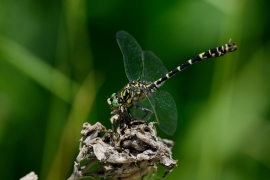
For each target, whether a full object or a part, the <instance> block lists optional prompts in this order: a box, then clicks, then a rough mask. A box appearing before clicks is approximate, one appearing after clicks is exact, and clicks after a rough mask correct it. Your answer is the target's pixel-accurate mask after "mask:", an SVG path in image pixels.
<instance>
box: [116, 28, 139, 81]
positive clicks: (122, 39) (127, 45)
mask: <svg viewBox="0 0 270 180" xmlns="http://www.w3.org/2000/svg"><path fill="white" fill-rule="evenodd" d="M116 40H117V42H118V45H119V47H120V49H121V51H122V54H123V58H124V66H125V71H126V75H127V77H128V80H129V81H132V80H135V81H138V80H139V79H140V77H141V74H142V69H143V66H142V48H141V46H140V45H139V44H138V42H137V41H136V40H135V39H134V38H133V37H132V36H131V35H130V34H128V33H127V32H125V31H119V32H117V34H116Z"/></svg>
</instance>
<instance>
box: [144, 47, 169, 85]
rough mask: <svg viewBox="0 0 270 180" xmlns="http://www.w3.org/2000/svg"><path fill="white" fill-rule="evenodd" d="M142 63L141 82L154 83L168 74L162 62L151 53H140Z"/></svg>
mask: <svg viewBox="0 0 270 180" xmlns="http://www.w3.org/2000/svg"><path fill="white" fill-rule="evenodd" d="M142 61H143V72H142V78H141V80H142V81H147V82H154V81H156V80H158V79H159V78H161V77H162V76H163V75H165V74H166V73H167V72H168V70H167V68H166V67H165V66H164V65H163V62H162V61H161V60H160V59H159V58H158V57H157V56H156V55H155V54H154V53H152V52H151V51H143V52H142Z"/></svg>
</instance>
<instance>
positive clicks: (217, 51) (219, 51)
mask: <svg viewBox="0 0 270 180" xmlns="http://www.w3.org/2000/svg"><path fill="white" fill-rule="evenodd" d="M230 41H231V40H229V42H228V43H227V44H225V45H223V46H219V47H216V48H213V49H209V50H208V51H205V52H203V53H200V54H198V55H197V56H195V57H193V58H192V59H189V60H188V61H186V62H185V63H183V64H181V65H180V66H178V67H176V68H175V69H174V70H172V71H170V72H168V73H167V74H165V75H164V76H163V77H161V78H160V79H158V80H157V81H155V82H154V84H155V85H156V87H157V88H159V87H160V86H162V85H163V84H164V82H165V81H167V80H168V79H169V78H171V77H172V76H174V75H175V74H177V73H178V72H180V71H182V70H184V69H185V68H187V67H189V66H190V65H192V64H194V63H196V62H198V61H201V60H203V59H209V58H215V57H221V56H223V55H225V54H226V53H229V52H233V51H235V50H236V49H237V47H236V43H234V42H230Z"/></svg>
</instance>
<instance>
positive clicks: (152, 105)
mask: <svg viewBox="0 0 270 180" xmlns="http://www.w3.org/2000/svg"><path fill="white" fill-rule="evenodd" d="M116 40H117V42H118V45H119V47H120V49H121V51H122V54H123V59H124V68H125V72H126V76H127V78H128V80H129V82H128V84H127V85H126V86H124V87H123V88H122V89H121V90H120V91H119V92H118V93H113V94H112V95H111V96H110V97H109V98H108V99H107V103H108V104H109V106H110V108H111V110H113V111H116V112H119V114H121V118H122V119H123V121H124V123H128V122H130V121H132V120H134V119H136V118H135V117H134V116H133V115H131V108H132V107H134V112H138V111H141V112H144V113H145V115H144V116H143V117H142V118H141V119H143V120H145V121H148V120H149V119H150V118H151V116H152V114H154V115H155V118H156V121H157V123H158V125H159V127H160V128H161V129H162V130H163V131H164V132H165V133H166V134H168V135H172V134H174V132H175V131H176V127H177V118H178V115H177V108H176V104H175V102H174V99H173V98H172V96H171V95H170V94H169V93H168V92H167V91H164V90H160V89H159V88H160V87H161V86H162V85H163V84H164V83H165V82H166V81H167V80H168V79H170V78H171V77H173V76H174V75H176V74H177V73H179V72H180V71H182V70H184V69H186V68H187V67H189V66H191V65H193V64H195V63H196V62H199V61H201V60H203V59H208V58H215V57H221V56H223V55H225V54H227V53H230V52H234V51H235V50H236V49H237V45H236V43H235V42H231V39H230V40H229V42H228V43H227V44H225V45H222V46H219V47H216V48H213V49H210V50H207V51H205V52H202V53H200V54H198V55H196V56H195V57H193V58H191V59H189V60H188V61H186V62H184V63H183V64H181V65H180V66H178V67H176V68H175V69H173V70H172V71H170V72H168V70H167V68H166V67H165V66H164V65H163V63H162V61H161V60H160V59H159V58H158V57H157V56H156V55H155V54H154V53H152V52H151V51H143V50H142V48H141V46H140V45H139V44H138V42H137V41H136V40H135V39H134V38H133V37H132V36H131V35H130V34H129V33H127V32H125V31H119V32H117V34H116ZM144 104H148V107H144ZM135 114H136V113H135Z"/></svg>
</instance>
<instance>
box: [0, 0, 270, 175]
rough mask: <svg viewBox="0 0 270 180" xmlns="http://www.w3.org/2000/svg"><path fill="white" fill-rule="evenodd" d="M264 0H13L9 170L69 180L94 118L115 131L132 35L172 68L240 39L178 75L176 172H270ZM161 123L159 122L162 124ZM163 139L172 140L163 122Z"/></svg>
mask: <svg viewBox="0 0 270 180" xmlns="http://www.w3.org/2000/svg"><path fill="white" fill-rule="evenodd" d="M269 5H270V4H269V2H268V1H266V0H264V1H226V2H224V1H211V0H206V1H154V0H150V1H124V0H121V1H117V2H107V1H103V0H100V1H92V0H88V1H44V2H40V1H8V0H2V1H1V6H0V22H1V23H0V147H1V148H0V159H1V161H0V169H1V179H6V180H8V179H19V178H20V177H22V176H24V175H25V174H27V173H29V172H30V171H35V172H36V173H37V174H38V175H39V179H54V180H57V179H66V178H67V177H68V176H69V175H70V173H71V171H72V169H73V162H74V160H75V159H74V158H75V156H76V154H77V153H78V140H79V137H80V130H81V127H82V124H83V122H86V121H88V122H90V123H91V124H92V123H94V122H96V121H99V122H101V123H103V124H105V125H106V126H107V128H110V127H111V125H110V121H109V117H110V109H109V107H108V104H107V102H106V99H107V98H108V97H109V96H110V95H111V94H112V93H113V92H116V91H117V90H119V89H120V88H121V87H123V86H124V85H125V84H126V83H127V82H128V80H127V78H126V75H125V70H124V65H123V60H122V54H121V51H120V49H119V48H118V45H117V43H116V40H115V34H116V32H117V31H119V30H125V31H127V32H129V33H130V34H131V35H132V36H134V38H135V39H136V40H137V41H138V42H139V44H140V45H141V46H142V48H143V49H146V50H151V51H153V52H154V53H155V54H156V55H157V56H158V57H159V58H160V59H162V60H163V62H164V65H165V66H166V67H167V68H168V69H169V70H171V69H173V68H174V67H176V66H178V65H180V64H181V63H183V62H184V61H186V60H187V59H189V58H191V57H193V56H194V55H196V54H197V53H200V52H202V51H204V50H206V49H209V48H213V47H216V46H219V45H222V44H224V43H226V42H227V41H228V40H229V38H232V40H233V41H235V42H236V43H237V45H238V50H237V51H236V52H234V53H231V54H228V55H226V56H224V57H222V58H219V59H209V60H205V61H203V62H201V63H198V64H196V65H194V66H192V67H190V68H188V69H187V70H185V71H183V72H182V73H180V74H179V75H177V76H175V77H173V78H172V79H171V80H169V81H168V82H166V84H165V85H164V87H162V89H166V90H167V91H168V92H170V93H171V95H172V96H173V98H174V99H175V102H176V104H177V108H178V114H179V119H178V127H177V132H176V133H175V134H174V136H167V138H169V139H173V140H174V141H175V144H176V145H175V147H174V149H173V152H174V154H173V156H174V159H178V160H179V161H178V167H176V168H175V170H174V171H173V172H172V173H170V174H169V175H168V177H166V179H203V180H204V179H207V180H208V179H215V180H216V179H221V180H227V179H228V180H232V179H233V180H234V179H235V180H237V179H239V180H240V179H246V180H249V179H250V180H254V179H260V180H261V179H269V177H270V157H269V151H270V143H269V142H270V141H269V138H270V131H269V119H270V113H269V105H270V97H269V96H270V93H269V92H270V78H269V77H270V68H269V67H270V61H269V48H270V41H269V40H270V37H269V36H270V35H269V19H268V18H269V17H270V15H269V11H268V7H269ZM157 129H158V128H157ZM158 133H159V135H160V136H162V137H166V135H165V134H163V133H162V132H161V131H159V132H158Z"/></svg>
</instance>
